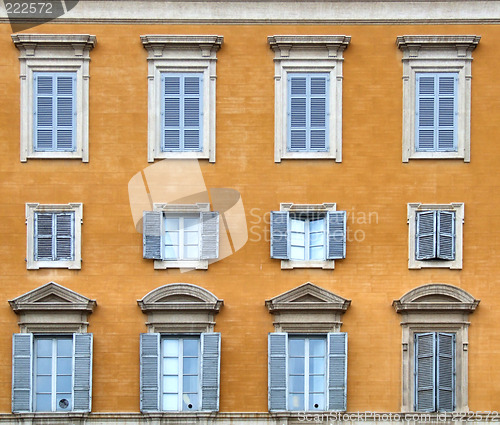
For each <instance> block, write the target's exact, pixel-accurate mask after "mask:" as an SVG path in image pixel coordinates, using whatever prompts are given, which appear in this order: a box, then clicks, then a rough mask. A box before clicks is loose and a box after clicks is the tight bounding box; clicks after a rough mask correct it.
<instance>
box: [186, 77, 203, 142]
mask: <svg viewBox="0 0 500 425" xmlns="http://www.w3.org/2000/svg"><path fill="white" fill-rule="evenodd" d="M183 83H184V84H183V88H184V93H183V94H184V96H183V102H184V117H183V118H184V129H183V130H184V133H183V151H185V152H186V151H188V152H191V151H200V150H202V143H201V138H202V123H203V116H202V112H203V104H202V92H203V90H202V77H201V75H196V74H191V75H189V74H188V75H185V76H184V77H183Z"/></svg>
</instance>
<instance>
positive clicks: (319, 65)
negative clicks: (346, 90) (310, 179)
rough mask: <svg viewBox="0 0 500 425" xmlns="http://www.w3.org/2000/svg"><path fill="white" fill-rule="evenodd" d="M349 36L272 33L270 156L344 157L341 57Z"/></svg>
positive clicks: (276, 157) (291, 157) (280, 158)
mask: <svg viewBox="0 0 500 425" xmlns="http://www.w3.org/2000/svg"><path fill="white" fill-rule="evenodd" d="M350 40H351V37H348V36H344V35H314V36H312V35H303V36H299V35H275V36H270V37H268V43H269V46H270V47H271V49H273V51H274V53H275V59H274V63H275V95H274V96H275V124H274V125H275V141H274V160H275V162H281V160H282V159H294V158H309V159H312V158H326V159H334V160H335V161H336V162H342V62H343V51H344V50H345V49H346V48H347V46H348V45H349V42H350Z"/></svg>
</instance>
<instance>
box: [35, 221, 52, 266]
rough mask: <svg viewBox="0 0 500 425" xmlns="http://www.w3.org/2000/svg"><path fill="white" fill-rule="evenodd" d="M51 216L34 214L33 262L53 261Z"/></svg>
mask: <svg viewBox="0 0 500 425" xmlns="http://www.w3.org/2000/svg"><path fill="white" fill-rule="evenodd" d="M53 217H54V215H53V214H41V213H35V260H36V261H43V260H48V261H51V260H53V244H52V233H53Z"/></svg>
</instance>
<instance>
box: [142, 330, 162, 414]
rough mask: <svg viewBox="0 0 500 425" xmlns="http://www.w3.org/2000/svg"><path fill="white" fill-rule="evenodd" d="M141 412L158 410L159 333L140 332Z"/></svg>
mask: <svg viewBox="0 0 500 425" xmlns="http://www.w3.org/2000/svg"><path fill="white" fill-rule="evenodd" d="M140 354H141V371H140V380H141V382H140V386H141V412H147V411H158V410H160V357H161V356H160V334H159V333H146V334H141V339H140Z"/></svg>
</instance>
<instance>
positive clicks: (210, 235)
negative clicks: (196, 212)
mask: <svg viewBox="0 0 500 425" xmlns="http://www.w3.org/2000/svg"><path fill="white" fill-rule="evenodd" d="M200 220H201V256H200V258H201V259H202V260H211V259H216V258H218V257H219V213H218V212H217V211H213V212H202V213H201V215H200Z"/></svg>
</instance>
